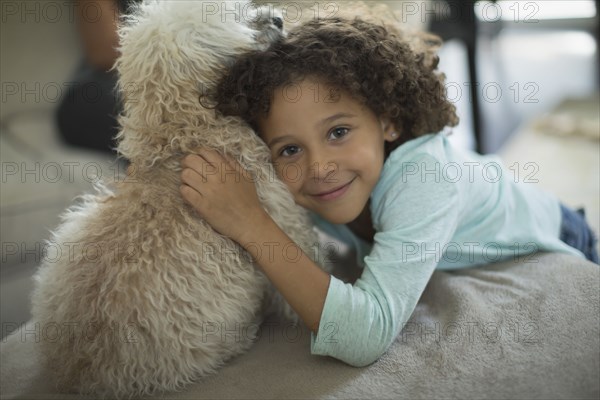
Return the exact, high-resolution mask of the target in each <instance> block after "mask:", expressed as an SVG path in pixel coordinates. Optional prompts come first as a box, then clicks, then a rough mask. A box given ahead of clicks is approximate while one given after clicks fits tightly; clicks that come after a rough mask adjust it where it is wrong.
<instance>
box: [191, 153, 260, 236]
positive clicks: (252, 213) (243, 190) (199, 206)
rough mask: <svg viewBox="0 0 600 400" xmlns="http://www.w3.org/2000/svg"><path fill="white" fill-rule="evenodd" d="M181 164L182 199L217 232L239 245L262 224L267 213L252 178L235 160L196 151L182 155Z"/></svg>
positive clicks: (217, 154) (218, 154)
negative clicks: (195, 152)
mask: <svg viewBox="0 0 600 400" xmlns="http://www.w3.org/2000/svg"><path fill="white" fill-rule="evenodd" d="M181 164H182V171H181V181H182V185H181V187H180V191H181V195H182V196H183V199H184V200H185V201H186V202H188V203H189V204H190V205H191V206H192V207H194V209H195V210H196V212H198V214H199V215H200V216H201V217H202V218H204V220H206V221H207V222H208V223H209V224H210V225H211V226H212V227H213V228H214V229H215V230H216V231H217V232H219V233H221V234H222V235H225V236H228V237H229V238H231V239H232V240H235V241H237V242H238V243H240V242H242V241H243V240H244V237H245V236H248V235H249V234H251V232H252V231H253V230H254V229H255V228H256V227H257V225H256V224H259V223H263V221H265V219H264V218H265V216H268V214H267V213H266V212H265V211H264V209H263V208H262V206H261V204H260V202H259V200H258V195H257V194H256V188H255V186H254V181H253V179H252V176H251V175H250V173H248V172H247V171H246V170H244V168H243V167H242V166H241V165H240V164H239V163H238V162H237V161H235V160H232V159H230V158H228V157H225V156H223V155H221V154H220V153H218V152H216V151H214V150H210V149H200V150H198V151H197V154H188V155H186V156H185V157H184V158H183V160H182V162H181Z"/></svg>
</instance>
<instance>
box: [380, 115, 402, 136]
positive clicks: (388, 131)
mask: <svg viewBox="0 0 600 400" xmlns="http://www.w3.org/2000/svg"><path fill="white" fill-rule="evenodd" d="M381 130H382V131H383V138H384V139H385V140H386V141H387V142H393V141H395V140H397V139H398V138H399V137H400V132H398V130H397V129H396V127H395V126H394V124H393V123H391V122H390V120H388V119H382V120H381Z"/></svg>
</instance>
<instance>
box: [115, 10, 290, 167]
mask: <svg viewBox="0 0 600 400" xmlns="http://www.w3.org/2000/svg"><path fill="white" fill-rule="evenodd" d="M283 34H284V33H283V20H282V18H281V17H280V16H277V15H274V13H273V11H272V9H271V10H270V9H267V8H266V7H262V8H261V7H258V6H256V5H254V4H253V3H251V2H250V1H246V0H242V1H219V2H216V1H198V0H191V1H182V0H177V1H167V0H163V1H157V0H145V1H144V2H143V3H141V4H139V5H138V6H136V7H135V8H133V9H132V12H131V14H130V15H127V16H125V17H124V19H123V21H122V23H121V26H120V28H119V35H120V48H119V49H120V56H119V59H118V60H117V63H116V69H117V71H118V73H119V84H118V85H119V90H120V94H121V99H122V102H123V113H122V115H121V116H120V118H119V121H120V123H121V132H120V133H119V136H118V139H119V147H118V149H119V152H120V153H121V154H122V155H123V156H124V157H126V158H128V159H130V160H132V161H134V162H136V163H142V164H146V165H148V163H150V164H152V163H154V162H157V161H160V160H162V159H165V158H166V157H168V156H169V155H170V154H174V153H177V152H178V151H179V149H178V148H176V147H177V146H176V143H178V142H181V140H182V139H183V138H185V137H187V136H190V135H191V136H193V135H197V134H198V132H206V131H207V130H208V128H211V127H214V126H216V125H218V120H217V118H216V115H215V112H214V110H211V109H209V108H205V107H203V106H202V105H201V103H200V98H201V97H203V96H204V95H206V94H207V93H211V92H212V91H213V90H214V88H215V87H216V84H217V82H218V81H219V79H220V78H221V76H222V74H223V72H224V71H225V70H226V68H228V67H229V66H230V65H231V64H232V63H233V62H234V61H235V58H236V57H237V56H238V55H240V54H242V53H244V52H246V51H249V50H253V49H261V48H266V47H267V46H269V45H270V44H271V43H272V42H273V41H276V40H279V39H281V38H282V37H283ZM207 139H208V138H207ZM207 144H210V142H209V143H207Z"/></svg>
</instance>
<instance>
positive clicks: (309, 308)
mask: <svg viewBox="0 0 600 400" xmlns="http://www.w3.org/2000/svg"><path fill="white" fill-rule="evenodd" d="M260 219H262V221H260V222H257V223H256V225H254V227H255V228H254V229H252V230H249V231H248V234H249V235H248V237H247V238H243V239H240V240H239V243H240V245H242V247H244V249H246V250H247V251H248V252H249V253H250V254H251V255H252V257H253V258H254V260H256V262H257V264H258V265H259V266H260V268H261V269H262V271H263V272H264V273H265V274H266V275H267V276H268V277H269V279H270V280H271V282H272V283H273V285H275V287H276V288H277V290H278V291H279V292H281V294H282V295H283V297H284V298H285V299H286V300H287V302H288V303H289V304H290V305H291V306H292V308H293V309H294V310H295V311H296V312H297V313H298V315H299V316H300V318H301V319H302V320H303V321H304V323H305V324H306V326H308V328H309V329H310V330H311V331H313V332H314V333H317V332H318V331H319V322H320V320H321V314H322V312H323V306H324V304H325V297H326V296H327V290H328V288H329V281H330V279H331V276H330V275H329V274H328V273H327V272H325V271H323V270H322V269H321V268H319V267H318V266H317V265H316V264H315V263H314V262H313V261H312V260H311V259H310V258H309V257H308V256H307V255H306V254H305V253H304V252H303V251H302V249H301V248H300V247H299V246H297V245H296V244H295V243H294V241H292V239H290V238H289V236H288V235H286V234H285V232H283V231H282V230H281V229H280V228H279V227H278V226H277V224H275V222H274V221H273V220H272V219H271V217H270V216H269V215H268V214H267V213H266V212H263V213H262V216H261V218H260ZM257 238H260V239H257Z"/></svg>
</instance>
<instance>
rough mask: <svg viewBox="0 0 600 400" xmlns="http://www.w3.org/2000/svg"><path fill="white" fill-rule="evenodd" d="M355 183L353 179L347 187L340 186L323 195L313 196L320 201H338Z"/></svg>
mask: <svg viewBox="0 0 600 400" xmlns="http://www.w3.org/2000/svg"><path fill="white" fill-rule="evenodd" d="M352 182H354V179H352V180H351V181H350V182H348V183H346V184H345V185H342V186H339V187H337V188H335V189H333V190H328V191H326V192H323V193H318V194H313V195H311V196H313V197H316V198H317V199H320V200H333V199H337V198H338V197H340V196H342V195H343V194H344V193H346V191H347V190H348V188H349V187H350V184H351V183H352Z"/></svg>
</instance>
